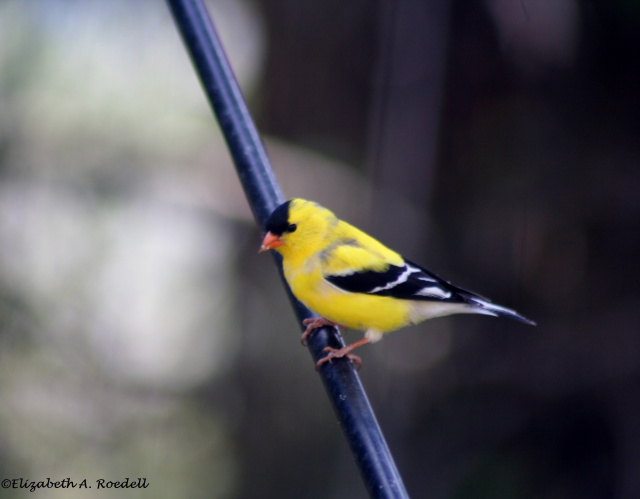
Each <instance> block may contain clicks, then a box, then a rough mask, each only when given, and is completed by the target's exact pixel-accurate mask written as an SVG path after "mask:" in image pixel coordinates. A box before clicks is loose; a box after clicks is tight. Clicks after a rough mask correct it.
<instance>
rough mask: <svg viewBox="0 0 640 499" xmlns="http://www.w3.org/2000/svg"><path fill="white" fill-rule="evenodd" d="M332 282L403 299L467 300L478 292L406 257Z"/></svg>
mask: <svg viewBox="0 0 640 499" xmlns="http://www.w3.org/2000/svg"><path fill="white" fill-rule="evenodd" d="M326 279H327V280H328V281H329V282H330V283H331V284H333V285H335V286H337V287H339V288H341V289H343V290H345V291H349V292H351V293H366V294H370V295H378V296H390V297H393V298H398V299H402V300H431V301H447V302H464V301H467V300H466V299H465V298H466V297H467V296H474V297H477V296H478V295H476V294H475V293H472V292H471V291H466V290H464V289H462V288H458V287H457V286H454V285H453V284H451V283H449V282H447V281H445V280H444V279H442V278H440V277H438V276H437V275H436V274H434V273H433V272H431V271H429V270H427V269H424V268H422V267H420V266H418V265H416V264H414V263H411V262H408V261H406V260H405V262H404V265H402V266H398V265H389V267H388V268H387V269H386V270H384V271H381V272H380V271H372V270H366V271H362V272H353V273H351V274H346V275H329V276H326Z"/></svg>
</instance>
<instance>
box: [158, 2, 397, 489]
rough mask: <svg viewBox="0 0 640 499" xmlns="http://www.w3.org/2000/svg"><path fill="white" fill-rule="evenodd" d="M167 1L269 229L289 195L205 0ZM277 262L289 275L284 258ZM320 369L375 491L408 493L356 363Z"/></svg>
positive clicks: (302, 312)
mask: <svg viewBox="0 0 640 499" xmlns="http://www.w3.org/2000/svg"><path fill="white" fill-rule="evenodd" d="M167 3H168V5H169V7H170V9H171V12H172V14H173V18H174V20H175V23H176V25H177V26H178V29H179V31H180V33H181V35H182V38H183V40H184V43H185V45H186V47H187V50H188V52H189V54H190V56H191V60H192V62H193V64H194V66H195V68H196V71H197V73H198V75H199V77H200V81H201V83H202V86H203V87H204V90H205V93H206V94H207V97H208V99H209V102H210V103H211V107H212V108H213V111H214V114H215V115H216V117H217V119H218V123H219V124H220V127H221V129H222V132H223V134H224V136H225V139H226V141H227V145H228V146H229V150H230V152H231V155H232V157H233V160H234V163H235V167H236V170H237V172H238V176H239V177H240V181H241V183H242V186H243V188H244V191H245V194H246V196H247V200H248V202H249V205H250V206H251V210H252V211H253V214H254V217H255V219H256V222H257V223H258V225H259V226H260V227H261V228H264V225H265V223H266V220H267V218H268V217H269V215H270V214H271V212H272V211H273V210H274V209H275V208H276V207H277V206H278V205H279V204H280V203H282V202H283V201H284V197H283V195H282V192H281V190H280V187H279V185H278V182H277V180H276V178H275V176H274V174H273V170H272V169H271V165H270V164H269V159H268V157H267V154H266V152H265V150H264V147H263V145H262V141H261V140H260V136H259V135H258V131H257V130H256V128H255V125H254V123H253V120H252V119H251V115H250V114H249V111H248V109H247V106H246V104H245V101H244V99H243V97H242V93H241V91H240V88H239V87H238V83H237V82H236V79H235V76H234V75H233V71H232V70H231V67H230V65H229V62H228V60H227V57H226V55H225V53H224V49H223V48H222V45H221V43H220V40H219V39H218V36H217V33H216V31H215V28H214V26H213V24H212V22H211V19H210V18H209V15H208V13H207V10H206V8H205V6H204V4H203V3H202V0H167ZM276 264H277V266H278V270H279V272H280V275H281V276H282V265H281V260H280V258H279V257H278V256H276ZM283 282H284V279H283ZM284 284H285V289H286V290H287V293H288V295H289V298H290V299H291V303H292V305H293V307H294V310H295V312H296V315H297V316H298V319H299V320H300V321H302V320H303V319H305V318H309V317H313V316H314V315H313V314H312V313H311V312H310V311H309V310H308V309H307V308H305V307H304V306H303V305H302V304H301V303H300V302H299V301H297V300H296V299H295V297H294V296H293V295H292V294H291V291H290V290H289V287H288V286H287V285H286V282H284ZM308 344H309V350H310V351H311V355H312V357H313V359H314V361H317V360H318V359H320V358H321V357H322V356H323V355H324V354H323V352H322V349H323V348H324V347H326V346H332V347H334V348H339V347H341V346H344V342H343V341H342V338H341V336H340V335H339V333H338V332H337V330H336V329H335V328H330V327H323V328H321V329H320V330H317V331H316V332H315V333H314V334H313V336H311V338H309V341H308ZM319 374H320V377H321V379H322V382H323V383H324V386H325V389H326V391H327V394H328V395H329V398H330V400H331V402H332V404H333V407H334V409H335V411H336V414H337V416H338V419H339V421H340V424H341V426H342V429H343V431H344V433H345V436H346V437H347V439H348V441H349V445H350V447H351V450H352V452H353V455H354V458H355V460H356V463H357V464H358V467H359V469H360V473H361V475H362V477H363V480H364V482H365V486H366V488H367V490H368V492H369V495H370V496H371V497H376V498H385V499H392V498H396V499H401V498H408V495H407V492H406V490H405V488H404V484H403V483H402V478H401V477H400V474H399V472H398V470H397V468H396V465H395V463H394V461H393V457H392V455H391V453H390V451H389V448H388V447H387V444H386V442H385V440H384V437H383V435H382V432H381V430H380V427H379V425H378V422H377V421H376V418H375V415H374V413H373V410H372V409H371V405H370V404H369V401H368V399H367V396H366V394H365V392H364V389H363V388H362V384H361V383H360V379H359V377H358V375H357V374H356V372H355V370H354V368H353V366H352V365H351V362H350V361H348V360H347V359H339V360H334V361H333V362H332V363H326V364H324V365H323V366H322V367H321V368H320V370H319Z"/></svg>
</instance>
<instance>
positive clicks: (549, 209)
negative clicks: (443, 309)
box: [0, 0, 640, 499]
mask: <svg viewBox="0 0 640 499" xmlns="http://www.w3.org/2000/svg"><path fill="white" fill-rule="evenodd" d="M207 5H208V8H209V10H210V12H211V14H212V16H213V17H214V19H215V22H216V24H217V27H218V29H219V31H220V32H221V36H222V39H223V41H224V43H225V45H226V47H227V50H228V52H229V55H230V57H231V60H232V63H233V66H234V68H235V71H236V74H237V77H238V79H239V80H240V82H241V85H242V87H243V91H244V93H245V95H246V97H247V99H248V101H249V104H250V107H251V109H252V112H253V113H254V117H255V119H256V120H257V123H258V126H259V128H260V130H261V132H262V133H263V134H264V140H265V143H266V145H267V148H268V150H269V154H270V157H271V160H272V162H273V165H274V168H275V170H276V172H277V175H278V177H279V180H280V181H281V183H282V185H283V189H284V191H285V194H286V195H287V196H288V197H293V196H300V197H307V198H310V199H314V200H317V201H319V202H321V203H322V204H325V205H326V206H328V207H331V208H332V209H333V210H334V211H335V212H336V213H337V214H338V215H339V216H340V217H342V218H345V219H347V220H349V221H351V222H353V223H355V224H357V225H359V226H361V227H363V228H364V229H366V230H368V231H369V232H371V233H372V234H373V235H375V236H377V237H379V238H381V239H382V240H383V241H385V242H386V243H387V244H389V245H390V246H392V247H394V248H395V249H398V250H399V251H401V252H402V253H403V254H405V255H406V256H407V257H408V258H410V259H411V260H414V261H416V262H420V263H422V264H424V265H425V266H427V267H428V268H430V269H432V270H434V271H435V272H437V273H439V274H441V275H443V276H445V277H447V278H448V279H450V280H452V281H453V282H454V283H456V284H458V285H460V286H463V287H466V288H469V289H473V290H475V291H477V292H479V293H480V294H483V295H485V296H488V297H490V298H492V299H493V300H495V301H496V302H498V303H501V304H504V305H507V306H510V307H513V308H515V309H517V310H518V311H519V312H521V313H522V314H524V315H526V316H528V317H531V318H532V319H535V320H536V321H537V322H538V326H537V327H535V328H533V327H527V326H525V325H522V324H519V323H516V322H512V321H508V320H498V319H493V318H489V317H481V316H460V317H453V318H444V319H436V320H433V321H429V322H427V323H426V324H423V325H421V326H419V327H412V328H408V329H406V330H403V331H402V332H399V333H397V334H395V333H394V334H392V335H390V336H388V337H386V338H385V339H384V340H383V341H382V342H381V343H378V344H376V345H372V346H366V347H364V348H363V349H362V350H361V351H360V352H359V353H360V354H361V355H362V357H363V361H364V367H363V369H362V371H361V377H362V380H363V384H364V386H365V388H366V389H367V392H368V394H369V396H370V399H371V403H372V406H373V408H374V410H375V411H376V413H377V415H378V418H379V422H380V424H381V427H382V429H383V431H384V433H385V435H386V437H387V439H388V443H389V446H390V448H391V450H392V452H393V453H394V455H395V458H396V460H397V464H398V467H399V469H400V471H401V473H402V475H403V478H404V480H405V484H406V486H407V489H408V491H409V494H410V495H411V496H412V497H414V498H421V497H428V498H455V499H458V498H498V497H499V498H581V499H585V498H587V499H588V498H594V499H596V498H597V499H602V498H623V499H624V498H629V499H631V498H637V497H640V473H639V470H640V425H639V424H638V422H639V421H640V333H639V329H640V294H639V292H638V282H639V280H640V275H639V274H640V265H639V264H638V256H639V249H640V245H639V243H640V168H638V165H639V164H640V140H639V139H640V134H639V131H640V130H639V129H640V103H639V97H638V96H639V89H640V63H639V62H638V61H640V4H638V2H634V1H632V0H610V1H608V2H597V1H587V0H584V1H579V0H536V1H532V0H472V1H465V2H463V1H450V0H429V1H427V0H422V1H419V0H356V1H350V2H344V1H338V0H329V1H327V0H324V1H306V2H291V1H286V0H253V1H249V0H245V1H239V0H210V1H207ZM260 236H261V235H260V232H259V230H257V229H256V227H255V225H254V223H253V221H252V220H251V217H250V214H249V210H248V209H247V207H246V202H245V200H244V197H243V194H242V192H241V190H240V188H239V184H238V181H237V179H236V178H235V173H234V171H233V168H232V165H231V161H230V159H229V154H228V152H227V150H226V147H225V144H224V141H223V139H222V137H221V135H220V131H219V129H218V127H217V124H216V123H215V120H214V119H213V117H212V114H211V111H210V109H209V106H208V104H207V102H206V100H205V98H204V94H203V92H202V90H201V88H200V85H199V82H198V80H197V78H196V76H195V73H194V70H193V68H192V66H191V63H190V61H189V59H188V56H187V53H186V51H185V49H184V47H183V45H182V43H181V40H180V39H179V36H178V34H177V31H176V29H175V27H174V25H173V22H172V19H171V17H170V15H169V11H168V8H167V7H166V5H165V4H164V3H163V2H157V1H151V0H144V1H139V2H135V3H133V2H127V1H125V0H108V1H107V0H82V1H80V0H75V1H74V0H64V1H63V0H2V1H0V478H14V477H18V478H19V477H23V478H27V479H30V480H46V478H47V477H51V478H52V479H63V478H66V477H69V478H71V479H72V480H75V481H81V480H83V479H85V478H86V479H88V481H89V483H92V482H94V481H95V480H96V479H98V478H104V479H107V480H122V479H124V478H125V477H132V478H137V477H146V478H147V480H148V482H149V483H150V486H149V488H148V489H145V490H128V491H112V493H110V492H107V491H104V490H102V491H98V490H96V489H95V486H94V488H93V489H91V490H82V491H77V492H73V493H70V492H69V491H68V490H40V491H38V492H37V494H38V497H41V498H54V497H55V498H59V497H70V496H71V494H74V496H75V495H77V496H78V497H80V495H81V496H82V497H83V498H84V497H87V498H88V497H94V496H96V497H97V496H100V497H125V496H126V497H131V498H135V497H151V496H153V497H158V498H176V497H181V498H243V499H244V498H247V499H252V498H261V499H264V498H274V499H276V498H283V497H304V498H312V499H313V498H318V499H327V498H329V499H330V498H336V499H337V498H345V497H348V498H364V497H366V492H365V488H364V486H363V485H362V482H361V480H360V477H359V474H358V471H357V468H356V466H355V464H354V463H353V461H352V458H351V455H350V452H349V449H348V446H347V443H346V442H345V440H344V438H343V436H342V433H341V431H340V429H339V427H338V425H337V423H336V419H335V416H334V414H333V412H332V409H331V407H330V404H329V402H328V400H327V398H326V396H325V394H324V391H323V388H322V386H321V383H320V382H319V378H318V376H317V375H316V373H315V370H314V367H313V363H312V362H311V359H310V357H309V354H308V353H307V351H306V350H305V349H303V348H302V347H301V346H300V343H299V333H300V329H299V326H298V325H297V324H296V320H295V318H294V315H293V313H292V312H291V310H290V308H289V305H288V303H287V301H286V297H285V294H284V292H283V290H282V287H281V285H280V283H279V281H278V277H277V274H276V271H275V268H274V266H273V264H272V260H271V258H269V257H268V256H265V255H258V254H257V249H258V246H259V242H260V239H261V237H260ZM358 338H360V335H359V333H355V332H349V333H347V338H346V339H347V341H354V340H356V339H358ZM0 495H1V496H2V497H7V498H17V497H27V496H28V495H29V492H26V491H20V490H11V489H8V490H2V491H1V493H0ZM29 497H31V496H29Z"/></svg>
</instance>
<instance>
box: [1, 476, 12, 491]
mask: <svg viewBox="0 0 640 499" xmlns="http://www.w3.org/2000/svg"><path fill="white" fill-rule="evenodd" d="M9 487H11V480H9V479H8V478H5V479H4V480H2V488H3V489H8V488H9Z"/></svg>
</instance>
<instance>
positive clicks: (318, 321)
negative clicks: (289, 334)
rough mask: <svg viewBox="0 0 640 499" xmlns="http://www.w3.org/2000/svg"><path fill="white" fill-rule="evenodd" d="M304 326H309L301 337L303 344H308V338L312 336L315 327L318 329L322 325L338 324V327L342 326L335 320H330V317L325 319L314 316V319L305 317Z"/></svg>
mask: <svg viewBox="0 0 640 499" xmlns="http://www.w3.org/2000/svg"><path fill="white" fill-rule="evenodd" d="M302 325H303V326H307V329H305V330H304V333H302V336H301V337H300V342H301V343H302V346H306V345H307V338H308V337H309V336H311V333H313V330H314V329H317V328H319V327H322V326H337V327H338V328H340V327H342V326H340V324H336V323H335V322H332V321H330V320H329V319H325V318H324V317H314V318H312V319H305V320H303V321H302Z"/></svg>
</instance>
